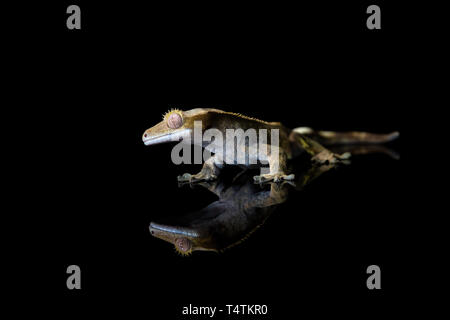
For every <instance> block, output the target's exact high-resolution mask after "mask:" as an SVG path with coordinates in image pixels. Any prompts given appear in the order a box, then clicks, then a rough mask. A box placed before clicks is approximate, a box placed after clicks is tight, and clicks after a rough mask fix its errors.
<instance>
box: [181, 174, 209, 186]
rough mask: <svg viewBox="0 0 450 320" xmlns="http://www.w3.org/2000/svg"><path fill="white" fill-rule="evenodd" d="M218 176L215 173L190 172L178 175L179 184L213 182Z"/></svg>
mask: <svg viewBox="0 0 450 320" xmlns="http://www.w3.org/2000/svg"><path fill="white" fill-rule="evenodd" d="M216 179H217V177H216V176H215V175H205V174H202V173H199V174H194V175H191V174H189V173H185V174H183V175H181V176H178V184H181V185H184V184H187V183H189V184H194V183H200V182H211V181H214V180H216Z"/></svg>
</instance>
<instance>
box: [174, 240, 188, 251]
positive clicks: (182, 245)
mask: <svg viewBox="0 0 450 320" xmlns="http://www.w3.org/2000/svg"><path fill="white" fill-rule="evenodd" d="M175 246H176V248H177V249H178V251H179V252H180V253H183V254H189V253H190V252H191V250H192V243H191V241H190V240H189V239H187V238H177V239H176V240H175Z"/></svg>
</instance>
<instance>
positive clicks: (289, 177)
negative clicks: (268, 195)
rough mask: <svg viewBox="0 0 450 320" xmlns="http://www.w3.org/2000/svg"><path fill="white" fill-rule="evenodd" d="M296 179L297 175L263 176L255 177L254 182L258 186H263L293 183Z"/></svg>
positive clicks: (277, 174) (278, 174)
mask: <svg viewBox="0 0 450 320" xmlns="http://www.w3.org/2000/svg"><path fill="white" fill-rule="evenodd" d="M294 179H295V174H290V175H285V174H280V173H276V174H263V175H260V176H254V177H253V181H254V182H255V183H257V184H263V183H267V182H276V183H279V182H283V181H292V180H294Z"/></svg>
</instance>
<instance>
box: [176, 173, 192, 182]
mask: <svg viewBox="0 0 450 320" xmlns="http://www.w3.org/2000/svg"><path fill="white" fill-rule="evenodd" d="M191 179H192V175H191V174H189V173H185V174H183V175H181V176H178V182H190V181H191Z"/></svg>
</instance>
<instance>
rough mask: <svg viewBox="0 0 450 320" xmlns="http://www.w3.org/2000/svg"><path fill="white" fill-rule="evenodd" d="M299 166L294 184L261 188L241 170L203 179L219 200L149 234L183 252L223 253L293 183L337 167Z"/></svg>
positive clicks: (255, 226) (157, 226)
mask: <svg viewBox="0 0 450 320" xmlns="http://www.w3.org/2000/svg"><path fill="white" fill-rule="evenodd" d="M296 164H297V163H296ZM298 167H301V169H302V171H298V170H296V168H292V169H294V170H296V171H295V172H296V180H295V183H294V182H291V181H286V182H283V183H268V185H264V187H262V186H259V185H256V184H254V183H253V182H251V174H252V173H251V172H250V171H249V170H244V171H242V172H241V173H239V174H238V175H237V176H235V177H234V178H233V179H232V181H229V180H230V179H226V178H225V176H226V175H220V176H219V177H218V179H217V180H215V181H212V182H200V183H199V185H200V186H202V187H204V188H206V189H207V190H209V191H211V192H213V193H214V194H216V195H217V196H218V197H219V199H218V200H217V201H214V202H212V203H210V204H209V205H208V206H207V207H205V208H203V209H201V210H199V211H196V212H192V213H188V214H186V215H182V216H177V217H165V218H163V219H164V220H163V221H159V222H152V223H151V224H150V233H151V234H152V235H153V236H154V237H157V238H160V239H162V240H165V241H167V242H170V243H172V244H173V245H174V246H175V249H176V250H177V251H178V252H179V253H181V254H183V255H188V254H190V253H191V252H192V251H217V252H220V251H223V250H224V249H227V248H230V247H232V246H234V245H236V244H238V243H240V242H242V241H243V240H244V239H246V238H248V237H249V236H250V235H251V234H252V233H253V232H254V231H255V230H256V229H258V227H259V226H261V225H262V224H263V223H264V222H265V221H266V220H267V218H268V217H269V216H270V215H271V214H272V213H273V212H274V211H275V210H276V208H277V207H278V206H279V205H280V204H282V203H283V202H285V201H286V200H287V199H288V196H289V193H290V191H292V188H291V187H290V185H295V189H297V190H302V189H303V188H304V187H305V186H306V185H308V184H309V183H311V181H313V180H314V179H316V178H317V177H319V176H320V175H322V174H323V173H325V172H327V171H328V170H330V169H331V168H333V167H334V166H333V165H331V164H329V165H318V164H316V165H312V166H308V164H306V166H304V165H303V163H302V165H301V166H300V164H299V166H298Z"/></svg>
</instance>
